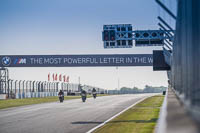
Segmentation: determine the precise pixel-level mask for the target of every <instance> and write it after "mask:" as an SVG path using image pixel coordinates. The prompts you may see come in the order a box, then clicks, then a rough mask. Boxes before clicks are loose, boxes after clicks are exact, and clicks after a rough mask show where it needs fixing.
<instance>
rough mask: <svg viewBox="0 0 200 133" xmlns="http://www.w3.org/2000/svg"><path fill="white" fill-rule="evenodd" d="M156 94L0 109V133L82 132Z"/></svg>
mask: <svg viewBox="0 0 200 133" xmlns="http://www.w3.org/2000/svg"><path fill="white" fill-rule="evenodd" d="M150 95H155V94H134V95H115V96H103V97H97V98H96V99H93V98H88V99H87V100H86V102H85V103H83V102H82V101H81V99H75V100H67V101H64V103H59V102H54V103H44V104H36V105H29V106H23V107H16V108H10V109H2V110H0V133H85V132H87V131H89V130H90V129H92V128H94V127H96V126H97V125H99V124H101V123H103V122H104V121H106V120H107V119H109V118H111V117H112V116H114V115H115V114H117V113H119V112H121V111H122V110H124V109H126V108H127V107H129V106H131V105H132V104H134V103H135V102H137V101H139V100H141V99H143V98H144V97H148V96H150Z"/></svg>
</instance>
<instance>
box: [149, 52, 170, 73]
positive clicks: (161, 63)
mask: <svg viewBox="0 0 200 133" xmlns="http://www.w3.org/2000/svg"><path fill="white" fill-rule="evenodd" d="M153 70H154V71H166V70H170V66H169V65H168V64H167V63H166V62H165V58H164V54H163V51H162V50H153Z"/></svg>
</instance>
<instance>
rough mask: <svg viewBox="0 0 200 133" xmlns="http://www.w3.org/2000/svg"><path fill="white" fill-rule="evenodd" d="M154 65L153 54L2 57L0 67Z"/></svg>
mask: <svg viewBox="0 0 200 133" xmlns="http://www.w3.org/2000/svg"><path fill="white" fill-rule="evenodd" d="M152 65H153V57H152V54H107V55H0V67H94V66H152Z"/></svg>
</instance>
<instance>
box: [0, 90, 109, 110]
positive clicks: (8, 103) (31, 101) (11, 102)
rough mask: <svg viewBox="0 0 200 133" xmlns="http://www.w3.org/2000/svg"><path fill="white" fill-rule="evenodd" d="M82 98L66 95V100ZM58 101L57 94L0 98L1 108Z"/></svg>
mask: <svg viewBox="0 0 200 133" xmlns="http://www.w3.org/2000/svg"><path fill="white" fill-rule="evenodd" d="M98 96H107V95H106V94H102V95H98ZM90 97H92V96H91V95H88V96H87V98H90ZM80 98H81V96H65V100H71V99H80ZM56 101H59V100H58V97H57V96H55V97H44V98H25V99H7V100H0V109H5V108H10V107H18V106H24V105H31V104H39V103H48V102H56Z"/></svg>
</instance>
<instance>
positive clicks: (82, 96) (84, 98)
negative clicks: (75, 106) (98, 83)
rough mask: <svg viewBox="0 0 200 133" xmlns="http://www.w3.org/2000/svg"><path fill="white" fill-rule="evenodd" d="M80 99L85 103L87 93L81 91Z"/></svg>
mask: <svg viewBox="0 0 200 133" xmlns="http://www.w3.org/2000/svg"><path fill="white" fill-rule="evenodd" d="M81 98H82V101H83V102H85V100H86V98H87V92H86V91H85V90H81Z"/></svg>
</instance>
